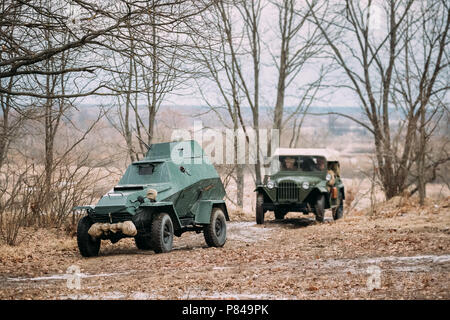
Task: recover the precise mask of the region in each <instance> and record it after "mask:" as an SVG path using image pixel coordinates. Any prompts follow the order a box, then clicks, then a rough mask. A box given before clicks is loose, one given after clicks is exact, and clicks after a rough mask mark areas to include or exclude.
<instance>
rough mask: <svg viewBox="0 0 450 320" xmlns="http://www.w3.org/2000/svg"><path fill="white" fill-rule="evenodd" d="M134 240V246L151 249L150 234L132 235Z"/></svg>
mask: <svg viewBox="0 0 450 320" xmlns="http://www.w3.org/2000/svg"><path fill="white" fill-rule="evenodd" d="M134 242H135V243H136V247H137V248H138V249H139V250H151V249H152V244H151V238H150V236H140V235H137V236H135V237H134Z"/></svg>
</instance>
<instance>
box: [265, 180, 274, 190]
mask: <svg viewBox="0 0 450 320" xmlns="http://www.w3.org/2000/svg"><path fill="white" fill-rule="evenodd" d="M267 188H269V189H273V188H275V182H273V181H269V182H267Z"/></svg>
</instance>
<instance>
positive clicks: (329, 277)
mask: <svg viewBox="0 0 450 320" xmlns="http://www.w3.org/2000/svg"><path fill="white" fill-rule="evenodd" d="M416 202H417V199H413V200H411V199H409V200H408V199H400V198H398V199H393V200H390V201H389V202H388V203H383V204H380V205H379V206H380V208H382V210H380V211H378V210H377V215H375V216H368V215H367V214H366V213H365V212H364V211H355V212H353V213H349V214H348V215H347V216H345V217H344V219H343V220H339V221H337V222H333V221H331V219H327V220H326V223H323V224H317V223H315V222H314V219H313V217H312V216H300V215H298V214H293V213H289V214H288V216H287V219H285V220H283V221H273V220H270V219H271V217H270V215H269V221H268V222H267V223H266V224H265V225H264V226H257V225H256V224H255V223H254V222H242V221H240V220H241V218H242V217H241V216H240V215H239V214H237V215H233V216H232V221H231V222H230V223H229V224H228V241H227V243H226V244H225V247H224V248H219V249H218V248H208V247H207V246H206V245H205V242H204V239H203V237H202V235H196V234H184V235H183V236H182V237H181V238H176V239H175V244H174V251H173V252H171V253H168V254H158V255H155V254H154V253H153V252H146V251H139V250H137V249H136V247H135V245H134V242H133V240H132V239H125V240H122V241H120V242H119V243H117V244H114V245H112V244H110V243H109V242H107V241H103V243H102V248H101V250H100V256H99V257H96V258H89V259H85V258H82V257H81V255H80V254H79V252H78V249H77V244H76V240H75V238H73V237H70V236H68V235H67V234H66V233H65V232H63V231H61V230H59V229H56V228H53V229H49V228H47V229H43V228H25V229H24V230H22V232H21V236H22V237H23V241H22V242H21V243H20V244H19V245H18V246H15V247H11V246H7V245H2V246H1V247H0V297H1V298H2V299H245V298H247V299H303V298H307V299H354V298H356V299H360V298H364V299H449V298H450V295H449V290H448V288H449V285H450V283H449V278H448V272H449V267H450V252H449V248H450V230H449V226H450V197H447V198H445V199H442V200H440V201H437V200H431V199H427V205H425V206H423V207H420V206H418V205H417V203H416ZM249 216H251V213H248V214H247V215H245V216H244V218H245V217H249ZM72 265H75V266H78V267H79V268H80V269H81V273H82V276H81V289H80V290H76V289H68V288H67V278H66V275H65V274H66V271H67V268H68V267H69V266H72ZM372 265H376V266H378V267H380V268H381V272H382V273H381V286H380V288H378V289H375V290H368V288H367V285H366V283H367V281H368V277H369V274H368V273H367V268H368V267H369V266H372ZM155 284H157V285H155Z"/></svg>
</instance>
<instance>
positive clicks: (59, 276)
mask: <svg viewBox="0 0 450 320" xmlns="http://www.w3.org/2000/svg"><path fill="white" fill-rule="evenodd" d="M131 272H132V271H127V272H118V273H99V274H85V273H78V274H77V275H78V276H79V277H80V278H81V279H83V278H93V277H113V276H118V275H119V276H120V275H125V274H130V273H131ZM69 276H70V277H73V274H67V273H64V274H55V275H51V276H45V277H35V278H6V280H7V281H18V282H28V281H52V280H67V278H68V277H69Z"/></svg>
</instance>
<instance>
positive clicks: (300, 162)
mask: <svg viewBox="0 0 450 320" xmlns="http://www.w3.org/2000/svg"><path fill="white" fill-rule="evenodd" d="M336 154H337V152H335V151H333V150H329V149H288V148H279V149H277V150H276V151H275V152H274V155H273V156H272V158H271V160H270V174H269V175H265V176H264V181H263V183H262V184H260V185H258V186H257V187H256V189H255V191H256V193H257V194H256V223H258V224H263V223H264V214H265V213H266V212H267V211H273V212H274V214H275V218H276V219H283V218H284V216H285V215H286V214H287V213H288V212H303V213H304V214H309V213H314V214H315V216H316V220H317V221H319V222H323V221H324V216H325V209H331V210H332V214H333V219H334V220H337V219H340V218H342V216H343V214H344V199H345V191H344V184H343V183H342V180H341V176H340V166H339V161H338V160H337V158H336Z"/></svg>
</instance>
